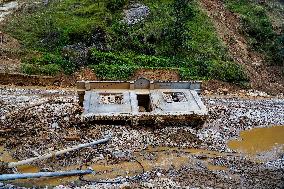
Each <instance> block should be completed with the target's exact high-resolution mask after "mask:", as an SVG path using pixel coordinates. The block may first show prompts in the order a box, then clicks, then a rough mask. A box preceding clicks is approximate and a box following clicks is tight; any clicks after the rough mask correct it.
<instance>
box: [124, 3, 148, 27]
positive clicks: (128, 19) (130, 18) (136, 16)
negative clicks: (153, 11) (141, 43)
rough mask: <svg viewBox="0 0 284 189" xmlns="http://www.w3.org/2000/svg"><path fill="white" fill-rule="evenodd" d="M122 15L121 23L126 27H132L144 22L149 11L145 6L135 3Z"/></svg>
mask: <svg viewBox="0 0 284 189" xmlns="http://www.w3.org/2000/svg"><path fill="white" fill-rule="evenodd" d="M124 14H125V16H124V19H123V21H124V22H125V23H127V24H128V25H133V24H136V23H138V22H141V21H142V20H144V19H145V18H146V17H147V16H148V15H149V14H150V9H149V7H147V6H145V5H142V4H139V3H136V4H133V5H131V6H130V8H129V9H128V10H125V11H124Z"/></svg>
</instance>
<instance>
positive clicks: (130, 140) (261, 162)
mask: <svg viewBox="0 0 284 189" xmlns="http://www.w3.org/2000/svg"><path fill="white" fill-rule="evenodd" d="M241 93H242V95H240V93H238V94H235V95H234V94H229V95H226V96H220V95H214V94H210V95H207V96H203V97H202V100H203V101H204V103H205V104H206V106H207V107H208V109H209V115H210V117H209V119H208V121H207V122H206V123H205V124H204V125H203V128H202V129H199V130H195V129H191V128H188V127H182V126H177V127H166V128H155V127H148V128H142V127H140V128H139V127H136V128H133V127H131V126H127V125H116V126H114V125H95V124H89V123H83V122H81V121H80V114H81V111H82V109H81V107H80V106H78V104H77V101H78V98H77V96H76V93H75V92H74V91H73V90H72V89H70V90H44V89H36V88H11V87H5V86H2V87H0V106H1V109H0V118H1V119H0V135H1V138H2V139H1V143H2V145H3V147H4V148H5V150H4V151H2V160H4V161H8V160H9V161H16V160H22V159H25V158H30V157H35V156H37V155H41V154H44V153H48V152H51V151H54V150H58V149H64V148H66V147H68V146H73V145H75V144H79V143H84V142H89V141H92V140H96V139H100V138H102V137H104V136H106V135H109V134H111V135H112V139H111V140H110V141H109V142H108V143H107V144H104V145H98V146H97V147H96V148H85V149H82V150H79V151H75V152H72V153H68V154H65V155H63V156H59V157H57V158H52V159H49V160H45V161H40V162H35V163H34V164H32V165H31V167H29V168H27V169H26V170H23V169H19V171H20V172H28V171H31V170H33V171H39V170H43V169H44V170H51V171H58V170H70V169H79V168H81V169H85V168H87V167H92V168H93V169H94V170H96V171H97V173H96V174H95V175H89V176H84V177H82V178H78V177H72V178H67V179H63V180H60V179H53V180H50V179H34V180H29V181H14V182H7V183H5V184H3V187H4V188H5V187H6V188H7V187H15V188H17V187H19V186H23V187H26V188H29V187H31V186H36V187H44V186H45V185H48V186H49V187H50V188H53V187H55V188H165V187H168V188H186V187H188V188H210V187H213V188H282V187H283V186H284V181H283V176H284V174H283V168H284V159H283V158H284V157H283V148H273V149H272V148H271V149H268V150H266V151H261V152H258V153H255V154H250V155H248V154H245V153H240V152H239V151H234V150H232V149H230V148H228V145H227V143H228V142H229V141H230V140H232V139H235V138H238V137H239V134H240V131H244V130H251V129H254V128H262V127H268V128H269V127H271V126H276V125H278V126H280V127H281V125H282V126H284V98H283V97H282V96H278V97H276V96H275V97H271V96H267V95H266V94H265V93H260V92H252V91H246V92H244V91H242V92H241ZM240 96H242V97H240ZM32 105H36V106H32ZM275 134H276V133H275ZM281 147H282V146H281ZM3 154H6V156H5V157H6V158H4V156H3ZM7 154H9V156H11V157H10V159H9V158H7ZM11 158H13V160H12V159H11ZM2 171H3V170H2ZM10 171H12V170H10ZM102 180H103V181H117V182H119V183H116V184H114V183H98V181H102ZM56 185H57V186H56ZM0 186H1V185H0Z"/></svg>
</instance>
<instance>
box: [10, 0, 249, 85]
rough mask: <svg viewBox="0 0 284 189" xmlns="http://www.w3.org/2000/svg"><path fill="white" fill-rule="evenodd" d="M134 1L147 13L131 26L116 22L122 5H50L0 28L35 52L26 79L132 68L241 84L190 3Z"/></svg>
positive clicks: (125, 74) (84, 0) (85, 1)
mask: <svg viewBox="0 0 284 189" xmlns="http://www.w3.org/2000/svg"><path fill="white" fill-rule="evenodd" d="M141 2H142V3H143V4H145V5H147V6H148V7H149V9H150V11H151V13H150V14H149V15H148V16H147V18H146V19H145V20H144V21H142V22H139V23H137V24H134V25H131V26H130V25H127V24H125V23H123V22H122V21H121V20H122V19H123V8H125V7H127V6H128V5H129V1H127V0H105V1H102V0H101V1H93V0H80V1H79V0H64V1H59V0H55V1H52V2H51V3H50V4H49V5H48V6H46V7H39V8H37V10H35V11H29V12H24V13H23V14H21V15H19V16H17V17H15V18H14V19H13V20H12V21H11V22H10V23H9V25H7V27H6V28H5V29H6V31H7V32H9V33H11V34H12V35H13V36H14V37H16V38H17V39H19V40H20V41H21V42H22V44H23V45H24V47H25V48H26V49H30V50H33V51H36V52H38V54H40V56H34V57H31V58H27V59H26V60H25V61H24V64H23V66H22V67H23V71H24V72H25V73H28V74H48V75H54V74H56V73H58V72H60V71H63V70H64V71H65V72H66V73H72V72H73V71H75V70H76V69H78V68H79V67H80V66H89V67H91V68H92V69H93V70H95V72H96V74H97V75H98V76H99V77H101V78H102V79H127V78H129V77H130V76H131V75H132V73H133V72H134V71H135V69H138V68H169V69H171V68H177V69H179V70H180V73H181V76H182V79H210V78H214V79H220V80H224V81H229V82H242V81H246V80H247V77H246V76H245V74H244V72H243V69H242V67H241V66H239V65H236V64H234V63H233V62H232V60H231V59H230V58H229V57H228V55H227V49H226V48H225V46H224V45H223V44H222V43H221V41H220V39H219V38H218V37H217V35H216V33H215V29H214V27H213V25H212V23H211V22H210V19H209V18H208V17H207V15H206V14H205V13H204V12H203V11H201V9H200V7H199V5H198V3H197V2H195V1H189V0H155V1H152V0H151V1H150V0H142V1H141ZM77 43H81V44H84V46H85V47H86V49H85V50H86V52H88V53H87V57H84V61H81V59H76V58H74V56H75V57H76V56H81V54H82V53H77V51H76V49H75V50H69V51H68V53H66V52H65V50H63V49H64V47H65V46H67V45H72V46H74V45H75V46H76V44H77ZM77 60H80V61H77ZM82 62H84V63H82ZM55 65H56V66H55Z"/></svg>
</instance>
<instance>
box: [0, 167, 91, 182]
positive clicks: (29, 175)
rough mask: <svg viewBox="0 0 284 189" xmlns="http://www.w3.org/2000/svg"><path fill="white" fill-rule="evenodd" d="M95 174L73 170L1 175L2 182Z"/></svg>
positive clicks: (88, 171)
mask: <svg viewBox="0 0 284 189" xmlns="http://www.w3.org/2000/svg"><path fill="white" fill-rule="evenodd" d="M93 172H94V171H93V170H91V169H87V170H71V171H60V172H38V173H20V174H3V175H0V181H5V180H16V179H29V178H40V177H59V176H60V177H61V176H74V175H86V174H91V173H93Z"/></svg>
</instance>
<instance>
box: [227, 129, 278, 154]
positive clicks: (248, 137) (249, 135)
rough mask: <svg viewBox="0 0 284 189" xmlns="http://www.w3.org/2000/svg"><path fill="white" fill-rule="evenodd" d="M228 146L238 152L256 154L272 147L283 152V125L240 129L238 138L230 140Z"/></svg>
mask: <svg viewBox="0 0 284 189" xmlns="http://www.w3.org/2000/svg"><path fill="white" fill-rule="evenodd" d="M228 147H229V148H230V149H232V150H235V151H237V152H240V153H245V154H248V155H252V156H254V155H257V154H259V153H263V152H266V151H269V150H272V149H273V148H278V149H280V150H282V151H283V152H284V126H273V127H267V128H255V129H252V130H246V131H242V132H241V133H240V140H231V141H229V142H228Z"/></svg>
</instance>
